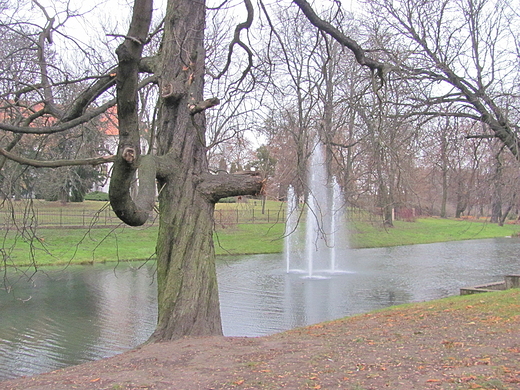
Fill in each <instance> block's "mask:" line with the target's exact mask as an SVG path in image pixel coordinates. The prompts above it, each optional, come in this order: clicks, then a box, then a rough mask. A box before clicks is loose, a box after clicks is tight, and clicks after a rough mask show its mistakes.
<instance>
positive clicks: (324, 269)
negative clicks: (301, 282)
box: [285, 145, 347, 279]
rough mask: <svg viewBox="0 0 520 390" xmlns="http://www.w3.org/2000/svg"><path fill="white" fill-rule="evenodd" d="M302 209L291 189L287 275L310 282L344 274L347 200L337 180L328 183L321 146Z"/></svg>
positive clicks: (313, 159) (314, 157) (313, 160)
mask: <svg viewBox="0 0 520 390" xmlns="http://www.w3.org/2000/svg"><path fill="white" fill-rule="evenodd" d="M303 207H304V206H303V205H301V204H300V203H299V201H298V199H297V197H296V194H295V191H294V188H293V187H292V186H290V187H289V189H288V192H287V223H286V231H285V261H286V268H287V272H288V273H302V274H304V277H305V278H311V279H323V278H327V277H330V275H331V274H338V273H345V272H346V271H343V270H341V269H340V267H339V264H338V258H337V257H338V253H339V252H338V249H346V245H345V241H346V238H347V237H346V230H345V223H344V221H343V217H344V201H343V197H342V193H341V189H340V186H339V184H338V183H337V181H336V179H335V178H334V177H333V178H332V179H331V180H328V174H327V169H326V166H325V161H324V156H323V149H322V146H321V145H317V146H316V148H315V150H314V151H313V153H312V155H311V160H310V166H309V177H308V199H307V204H306V206H305V212H304V209H303ZM300 217H301V218H300Z"/></svg>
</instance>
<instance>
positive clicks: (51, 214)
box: [0, 207, 403, 229]
mask: <svg viewBox="0 0 520 390" xmlns="http://www.w3.org/2000/svg"><path fill="white" fill-rule="evenodd" d="M157 217H158V216H157V214H156V213H155V211H154V212H153V214H151V215H150V218H149V220H148V222H147V225H148V226H150V225H152V224H154V223H156V220H157ZM396 217H399V215H398V214H397V213H396ZM346 218H347V220H350V221H365V222H378V221H379V222H380V219H381V218H380V216H378V215H377V214H375V213H370V212H367V211H366V210H362V209H357V208H348V210H347V216H346ZM398 219H403V218H398ZM285 222H286V210H285V207H279V208H277V209H266V210H264V212H262V210H261V208H258V207H255V208H253V207H251V208H249V207H244V208H240V207H238V208H236V209H235V208H231V209H217V210H215V224H216V226H217V227H228V226H233V225H240V224H277V223H285ZM120 224H122V222H121V221H120V220H119V218H117V216H116V215H115V213H114V212H113V211H112V209H111V208H110V207H106V208H104V209H101V210H89V209H69V208H66V207H64V208H49V209H47V208H34V209H31V210H26V209H9V208H1V209H0V229H19V228H22V227H24V226H34V227H38V228H54V229H59V228H104V227H115V226H118V225H120Z"/></svg>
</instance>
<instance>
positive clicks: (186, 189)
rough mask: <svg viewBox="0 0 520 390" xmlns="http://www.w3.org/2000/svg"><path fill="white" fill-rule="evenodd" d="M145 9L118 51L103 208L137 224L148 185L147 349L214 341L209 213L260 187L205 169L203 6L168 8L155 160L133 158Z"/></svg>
mask: <svg viewBox="0 0 520 390" xmlns="http://www.w3.org/2000/svg"><path fill="white" fill-rule="evenodd" d="M148 7H149V8H148ZM148 10H149V11H150V12H151V0H136V5H135V6H134V17H133V20H132V25H131V27H130V31H129V33H128V37H127V38H126V39H125V43H124V44H123V45H121V46H120V48H118V57H119V67H118V115H119V123H120V138H119V149H118V161H117V162H116V164H115V167H114V173H113V176H112V180H111V186H110V200H111V204H112V206H113V208H114V211H116V213H117V215H118V216H119V217H120V218H121V219H122V220H123V221H124V222H126V223H128V224H131V225H140V224H143V223H144V222H146V219H147V217H148V213H149V211H150V209H151V207H153V199H154V196H155V189H154V187H155V186H154V185H153V184H155V180H156V179H157V183H158V188H159V213H160V217H159V234H158V238H157V247H156V253H157V282H158V309H159V316H158V323H157V328H156V330H155V332H154V333H153V335H152V336H151V337H150V341H162V340H171V339H176V338H179V337H183V336H194V335H197V336H200V335H220V334H222V326H221V319H220V307H219V299H218V288H217V276H216V270H215V250H214V247H213V229H214V221H213V213H214V205H215V203H216V202H217V201H218V200H219V199H220V198H223V197H227V196H234V195H246V194H258V193H260V191H261V189H262V185H263V182H262V179H261V177H260V176H253V175H239V174H235V175H228V174H222V175H211V174H210V173H209V170H208V161H207V156H206V145H205V138H206V134H205V131H206V121H205V109H207V108H209V107H211V106H213V105H215V104H218V99H215V98H214V99H208V100H203V86H204V85H203V81H204V61H205V52H204V27H205V11H206V7H205V2H204V1H196V2H194V1H191V0H170V1H168V4H167V9H166V17H165V23H164V26H165V27H164V35H163V42H162V46H161V51H160V53H159V55H158V60H157V63H156V64H155V67H154V68H155V72H156V76H157V79H158V80H159V87H160V91H159V93H160V98H159V107H160V113H159V118H158V121H157V123H158V125H157V135H156V141H157V146H156V153H157V154H156V155H154V156H152V155H148V156H140V150H139V149H140V147H139V131H138V130H139V129H138V121H137V94H136V80H134V78H136V75H137V67H136V64H137V63H138V60H139V58H140V52H139V50H137V49H139V44H140V42H144V41H145V37H146V34H147V30H146V31H144V28H143V29H141V30H139V29H138V30H136V26H138V25H139V24H140V23H141V16H142V15H143V14H145V13H146V12H147V11H148ZM148 23H149V20H148ZM129 85H130V86H129ZM127 87H128V88H127ZM136 170H138V175H139V191H138V199H136V200H134V199H133V198H132V197H131V196H130V189H131V187H132V183H133V178H134V174H135V172H136ZM150 189H154V191H150Z"/></svg>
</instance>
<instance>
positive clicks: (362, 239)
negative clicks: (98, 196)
mask: <svg viewBox="0 0 520 390" xmlns="http://www.w3.org/2000/svg"><path fill="white" fill-rule="evenodd" d="M271 203H272V204H268V207H269V208H270V210H271V216H272V215H274V211H275V210H280V209H281V208H282V207H283V204H281V203H280V202H271ZM85 204H86V205H87V206H88V207H90V208H91V209H95V207H100V206H99V202H97V205H96V202H91V203H88V202H86V203H85ZM80 205H83V204H80ZM38 207H42V208H46V209H50V208H52V207H58V204H55V203H54V204H43V205H39V206H38ZM72 207H79V206H72ZM218 208H219V209H221V210H236V211H237V212H242V211H244V210H248V211H251V210H255V212H256V216H257V217H256V218H257V220H261V219H260V217H259V216H260V215H261V212H260V210H261V202H259V201H258V202H254V203H250V204H222V205H220V204H219V205H218ZM234 215H235V214H233V216H234ZM233 218H234V217H233ZM157 229H158V228H157V226H156V225H152V226H148V227H140V228H130V227H125V226H119V227H110V228H95V229H90V230H89V229H86V228H81V229H75V228H60V229H49V228H46V229H37V230H36V231H29V230H28V231H26V232H25V233H23V234H20V233H18V234H15V233H14V232H13V231H12V230H11V231H8V230H5V229H4V230H3V231H0V232H1V233H3V234H1V236H0V240H1V247H2V248H3V257H4V262H3V264H6V265H8V266H9V265H13V266H25V265H30V264H33V260H35V261H36V264H37V265H40V266H41V265H53V264H55V265H58V264H59V265H62V264H68V263H71V264H83V263H84V264H89V263H93V262H107V261H127V260H144V259H152V258H153V257H154V250H155V240H156V237H157ZM349 230H350V232H349V237H348V239H349V242H350V246H351V247H352V248H369V247H384V246H397V245H410V244H424V243H432V242H443V241H456V240H471V239H484V238H495V237H505V236H514V235H518V234H519V233H520V225H514V224H508V225H505V226H503V227H500V226H497V225H496V224H491V223H488V222H485V221H484V222H483V221H475V220H454V219H440V218H423V219H417V220H416V221H415V222H403V221H396V222H395V227H393V228H387V229H384V228H382V227H381V224H380V223H378V222H366V221H351V222H349ZM283 236H284V224H283V223H282V221H280V220H276V219H275V220H274V221H273V222H270V223H266V221H263V223H247V224H240V223H239V224H236V223H233V221H227V223H225V224H219V223H217V227H216V232H215V250H216V253H217V254H218V255H241V254H258V253H278V252H281V251H282V250H283ZM3 264H0V266H3Z"/></svg>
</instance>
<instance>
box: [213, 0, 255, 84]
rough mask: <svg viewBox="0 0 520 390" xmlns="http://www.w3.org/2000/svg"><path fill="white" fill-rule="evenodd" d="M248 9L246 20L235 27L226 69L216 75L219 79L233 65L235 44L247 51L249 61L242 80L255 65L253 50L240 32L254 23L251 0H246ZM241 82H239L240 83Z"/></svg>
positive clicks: (241, 78)
mask: <svg viewBox="0 0 520 390" xmlns="http://www.w3.org/2000/svg"><path fill="white" fill-rule="evenodd" d="M244 3H245V6H246V9H247V19H246V21H245V22H243V23H240V24H239V25H237V26H236V28H235V34H234V36H233V40H232V41H231V43H230V44H229V51H228V57H227V62H226V65H225V66H224V69H222V71H221V72H220V73H219V74H218V75H217V76H216V78H217V79H219V78H221V77H222V76H223V75H224V74H225V73H226V72H227V71H228V69H229V66H230V65H231V57H232V55H233V48H234V47H235V45H238V46H240V47H241V48H242V49H244V51H245V52H246V53H247V57H248V63H247V67H246V69H244V71H243V72H242V77H240V82H241V81H242V80H244V78H245V77H246V76H247V74H248V73H249V72H250V70H251V68H252V67H253V52H252V51H251V49H250V48H249V47H248V46H247V45H246V44H245V43H244V42H242V41H241V40H240V32H241V31H242V30H244V29H249V28H250V27H251V25H252V24H253V16H254V9H253V4H251V0H244ZM240 82H239V83H240Z"/></svg>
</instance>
